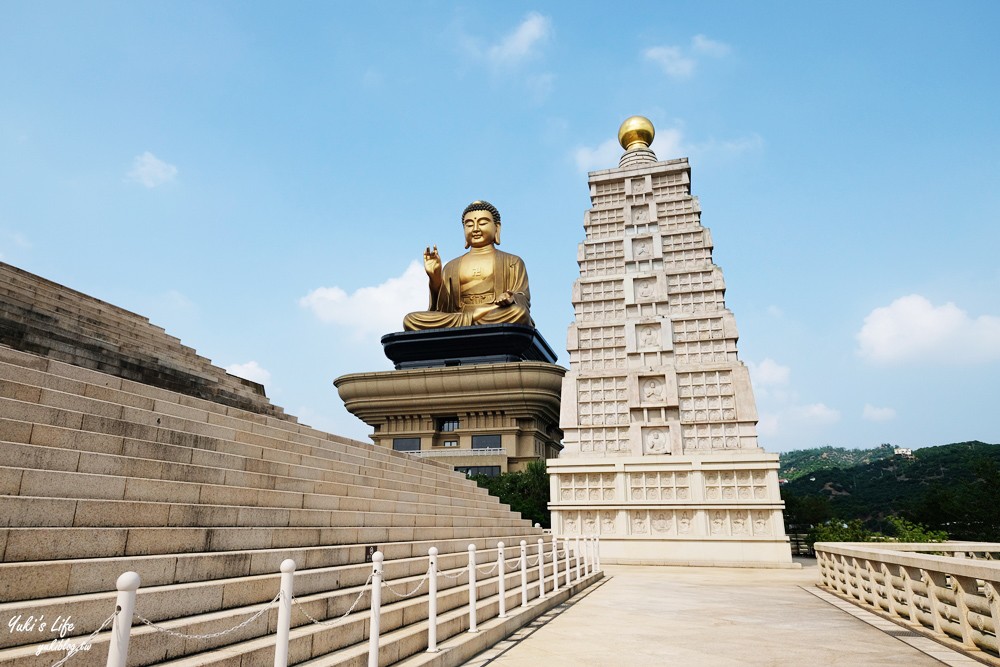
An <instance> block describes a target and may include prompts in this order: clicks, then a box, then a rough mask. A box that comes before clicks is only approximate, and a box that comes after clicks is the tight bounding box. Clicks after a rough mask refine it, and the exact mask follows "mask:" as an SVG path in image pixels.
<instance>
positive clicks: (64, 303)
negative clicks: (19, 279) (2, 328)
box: [0, 281, 210, 363]
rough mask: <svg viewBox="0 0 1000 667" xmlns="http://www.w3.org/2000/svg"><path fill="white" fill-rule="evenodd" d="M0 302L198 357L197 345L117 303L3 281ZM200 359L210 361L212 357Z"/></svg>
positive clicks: (101, 335) (111, 338)
mask: <svg viewBox="0 0 1000 667" xmlns="http://www.w3.org/2000/svg"><path fill="white" fill-rule="evenodd" d="M0 301H2V302H7V303H16V304H17V305H19V306H22V307H26V308H27V310H28V311H29V312H32V313H35V314H37V315H38V316H39V317H40V318H43V319H47V320H49V321H51V322H60V323H61V324H62V325H63V326H65V327H67V328H73V329H74V330H77V331H82V330H88V331H90V332H92V333H91V335H94V336H95V337H97V338H101V339H104V340H108V341H119V342H121V341H127V340H132V341H136V342H141V343H144V344H146V345H147V346H148V349H149V350H153V349H157V350H163V351H169V352H170V353H172V354H176V355H178V356H179V357H191V358H194V357H198V356H199V355H198V353H197V351H196V350H195V349H194V348H192V347H188V346H187V345H184V344H183V343H181V341H180V339H179V338H177V337H175V336H171V335H170V334H168V333H166V331H165V330H164V329H163V328H161V327H158V326H156V325H154V324H152V323H150V322H149V320H147V319H146V318H144V317H142V316H139V315H136V314H135V313H128V311H121V310H120V309H117V308H116V307H114V306H110V307H108V305H107V304H103V305H94V304H93V303H92V301H91V300H89V299H79V298H77V299H74V298H72V297H67V296H66V295H65V294H63V293H61V292H57V291H54V290H50V291H45V290H34V289H32V288H30V287H25V286H22V285H18V284H15V283H10V282H5V281H0ZM98 303H99V304H100V303H101V302H98ZM201 358H202V359H204V360H205V361H208V362H209V363H210V360H208V359H205V358H204V357H201Z"/></svg>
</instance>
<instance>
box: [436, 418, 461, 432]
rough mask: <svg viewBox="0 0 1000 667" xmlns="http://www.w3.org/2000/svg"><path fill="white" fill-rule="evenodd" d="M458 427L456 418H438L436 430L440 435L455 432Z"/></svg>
mask: <svg viewBox="0 0 1000 667" xmlns="http://www.w3.org/2000/svg"><path fill="white" fill-rule="evenodd" d="M458 427H459V423H458V417H438V420H437V428H438V431H440V432H441V433H450V432H451V431H457V430H458Z"/></svg>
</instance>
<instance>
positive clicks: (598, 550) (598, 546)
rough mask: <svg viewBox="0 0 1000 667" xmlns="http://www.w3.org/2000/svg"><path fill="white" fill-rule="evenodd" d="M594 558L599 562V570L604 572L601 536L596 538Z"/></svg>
mask: <svg viewBox="0 0 1000 667" xmlns="http://www.w3.org/2000/svg"><path fill="white" fill-rule="evenodd" d="M594 560H595V561H596V562H597V571H598V572H603V571H604V570H603V569H602V568H601V536H600V535H598V536H597V537H595V538H594Z"/></svg>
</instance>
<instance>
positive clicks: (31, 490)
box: [0, 265, 600, 667]
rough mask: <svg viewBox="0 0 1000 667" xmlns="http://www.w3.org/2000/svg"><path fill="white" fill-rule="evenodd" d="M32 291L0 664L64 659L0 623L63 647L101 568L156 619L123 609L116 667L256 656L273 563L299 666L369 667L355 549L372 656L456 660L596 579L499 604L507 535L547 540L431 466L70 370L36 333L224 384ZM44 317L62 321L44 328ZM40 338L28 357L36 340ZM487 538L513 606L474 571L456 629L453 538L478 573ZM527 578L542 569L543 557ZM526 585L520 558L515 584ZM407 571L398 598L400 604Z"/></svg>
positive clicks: (10, 368)
mask: <svg viewBox="0 0 1000 667" xmlns="http://www.w3.org/2000/svg"><path fill="white" fill-rule="evenodd" d="M12 268H13V267H6V265H4V266H3V267H0V269H2V270H0V312H2V313H10V312H12V311H14V310H16V308H15V306H12V305H11V304H12V303H14V302H16V301H17V299H16V298H15V297H17V298H23V295H24V294H26V293H28V292H30V289H28V288H30V286H31V285H30V281H29V280H27V278H26V276H27V277H30V276H31V274H26V273H25V272H21V271H19V270H16V269H15V270H14V273H13V275H14V276H15V277H16V278H18V279H21V280H24V282H25V284H24V285H20V284H19V285H18V288H17V290H15V289H14V288H13V287H12V286H11V284H9V281H8V278H9V276H10V275H11V273H10V271H9V269H12ZM38 280H41V279H38ZM53 286H54V287H53ZM43 287H45V288H46V289H48V290H49V291H51V292H52V293H54V294H56V296H52V294H48V295H47V296H44V298H43V296H42V292H44V291H45V290H42V289H38V290H37V291H36V292H35V293H36V294H38V295H39V296H38V299H37V300H36V301H34V302H33V303H31V304H26V305H29V306H30V308H22V310H23V311H24V312H33V313H35V320H36V321H35V324H33V325H31V326H25V329H24V333H25V335H24V336H23V337H22V339H23V340H32V341H34V342H33V343H32V345H34V346H35V348H36V350H35V351H34V352H33V351H21V350H17V349H13V348H12V347H8V346H6V345H0V624H2V625H0V667H5V666H7V665H10V666H17V667H22V666H24V667H33V666H35V665H52V664H53V663H55V662H56V661H57V660H59V659H60V658H62V657H64V654H63V653H54V652H41V653H40V654H37V655H36V653H38V651H39V648H40V647H44V646H46V645H47V644H49V643H50V642H51V641H52V640H53V639H54V638H56V637H58V633H54V631H52V630H51V629H50V630H49V631H42V630H38V629H34V630H26V629H20V630H15V629H14V628H16V627H18V624H19V623H25V622H27V621H28V620H29V619H31V618H33V619H34V620H35V621H36V622H40V621H41V620H44V621H45V622H46V623H48V624H52V623H53V622H55V621H56V619H58V618H60V617H61V618H62V619H71V623H72V626H73V627H72V630H71V631H69V632H68V633H67V634H66V636H65V637H64V639H66V640H68V641H70V642H73V643H75V644H76V645H79V644H80V643H82V641H83V640H84V639H86V638H87V637H88V636H89V635H90V634H91V633H92V632H93V631H94V630H96V629H97V628H98V627H99V626H100V625H101V624H102V622H104V621H105V620H106V619H107V618H108V617H109V616H110V615H111V613H112V611H113V610H114V606H115V598H116V591H115V580H116V579H117V577H118V576H119V575H120V574H121V573H123V572H125V571H128V570H133V571H135V572H137V573H139V575H140V577H141V579H142V585H141V587H140V589H139V593H138V598H137V602H136V613H137V615H139V616H142V617H144V618H145V619H147V620H148V621H150V622H151V623H153V624H155V625H156V626H159V627H157V628H154V627H152V626H150V625H146V624H143V623H140V622H139V621H135V622H134V626H133V629H132V637H131V643H130V647H129V660H128V664H129V665H154V664H169V665H226V666H231V665H240V666H245V665H258V664H266V665H270V664H271V663H272V661H273V656H274V642H275V634H274V633H275V628H276V623H277V606H276V605H275V604H269V603H271V602H272V601H273V600H274V598H275V596H276V594H277V592H278V587H279V578H280V575H279V566H280V564H281V562H282V561H283V560H284V559H287V558H291V559H293V560H295V562H296V564H297V571H296V575H295V598H296V602H295V605H294V606H293V613H292V631H291V642H290V646H289V655H290V660H289V662H290V664H304V665H315V666H319V665H363V664H366V663H367V653H368V645H367V638H368V622H369V611H368V609H369V603H370V591H369V590H367V589H366V581H367V579H368V577H369V575H370V573H371V564H370V563H368V562H366V556H367V554H368V552H369V549H370V548H371V547H377V548H378V549H379V550H381V551H382V552H383V553H384V554H385V559H386V561H385V569H384V571H385V579H386V581H387V583H388V586H385V587H383V589H382V600H383V607H382V614H381V626H382V632H383V638H382V642H381V646H380V651H379V664H381V665H388V664H394V663H397V662H402V663H403V664H406V665H417V664H441V665H445V664H447V665H454V664H460V663H461V661H463V660H465V659H467V658H468V657H471V656H472V655H474V654H475V653H476V652H478V651H480V650H482V649H484V648H486V647H487V646H488V645H489V644H490V643H493V642H496V641H499V640H500V639H502V638H503V637H504V636H506V635H508V634H510V633H511V632H513V631H514V630H515V629H516V628H517V627H519V626H520V625H523V624H524V623H526V622H528V621H530V620H531V619H532V618H534V617H535V616H537V615H539V614H541V613H543V612H544V611H545V610H546V609H548V608H550V607H551V606H552V605H554V604H557V603H558V602H560V601H561V600H563V599H565V598H566V597H567V596H568V595H570V594H572V593H573V592H575V591H576V590H580V589H581V588H583V587H586V586H587V585H589V584H590V583H592V582H593V581H594V580H595V579H596V578H598V577H600V573H598V574H593V575H590V576H589V577H585V578H583V580H582V581H580V582H579V583H576V584H575V585H574V586H572V587H566V586H565V585H563V586H561V590H560V593H559V594H558V595H552V594H549V597H548V598H547V599H546V600H544V601H538V602H533V603H532V604H531V605H530V606H529V607H526V608H523V609H518V604H519V603H520V590H519V585H520V574H519V573H518V572H517V571H515V566H516V560H517V556H518V549H517V548H516V547H515V545H517V544H518V543H519V542H520V541H521V540H527V542H528V544H529V545H532V547H534V546H535V545H536V544H537V540H538V539H539V538H541V539H543V540H544V544H545V549H546V551H547V552H548V553H551V537H550V536H548V535H544V534H543V533H542V531H541V530H539V529H535V528H533V527H532V526H531V525H530V524H529V522H527V521H525V520H523V519H521V518H520V517H519V515H517V514H514V513H512V512H510V510H509V508H508V507H507V506H505V505H501V504H500V503H499V502H498V501H497V499H496V498H494V497H491V496H489V495H488V494H486V493H485V491H484V490H483V489H480V488H479V487H477V486H476V485H475V484H474V483H472V482H470V481H469V480H466V479H465V478H464V477H463V476H462V475H460V474H456V473H454V472H453V471H451V470H450V468H448V467H447V466H443V465H442V464H439V463H436V462H433V461H426V460H418V459H414V458H411V457H409V456H407V455H405V454H402V453H399V452H393V451H389V450H385V449H381V448H378V449H376V448H374V447H372V446H371V445H367V444H365V443H361V442H357V441H352V440H349V439H345V438H340V437H337V436H334V435H330V434H327V433H323V432H320V431H317V430H314V429H312V428H309V427H307V426H304V425H301V424H298V423H296V422H295V421H294V420H293V419H291V418H288V417H286V416H285V415H283V413H280V408H275V407H274V406H271V409H258V410H247V409H245V408H244V407H239V406H234V405H230V404H229V403H232V402H239V401H228V402H227V401H226V400H206V399H205V398H204V397H203V396H196V395H192V394H191V393H179V392H177V391H172V390H170V389H167V388H163V387H161V386H154V385H151V384H147V383H145V382H140V381H136V380H134V379H130V378H129V373H127V372H124V371H123V369H124V370H128V368H129V367H128V365H127V364H125V363H121V364H117V365H116V366H114V368H112V369H111V370H113V371H114V372H113V373H106V372H102V371H100V370H97V369H95V368H93V365H94V364H93V363H90V362H93V361H95V360H94V359H90V360H89V361H87V363H83V364H78V363H77V362H78V361H80V358H81V355H82V353H76V352H74V351H72V350H69V351H67V350H64V349H61V348H60V346H58V345H55V344H53V343H52V341H51V340H49V339H48V338H46V336H47V335H49V334H51V335H52V336H56V334H58V335H59V336H63V337H64V338H65V339H66V340H65V341H63V343H65V345H64V346H66V347H71V343H72V340H73V336H78V337H86V336H89V335H90V334H89V333H87V332H88V331H89V332H90V333H93V334H95V335H94V336H92V337H91V338H89V339H88V340H99V341H101V343H100V345H97V346H96V347H99V348H101V349H105V348H109V347H115V349H116V350H117V354H118V356H117V357H115V359H117V360H119V361H122V360H124V359H126V357H128V358H131V359H138V360H140V361H142V362H143V363H145V362H146V361H147V360H148V359H150V358H153V357H155V360H156V362H155V363H156V364H159V365H160V367H163V368H166V367H168V366H170V367H171V368H173V370H174V371H175V372H174V374H173V375H172V376H171V377H173V378H177V377H181V376H189V377H193V376H195V375H198V374H200V375H201V376H203V377H205V378H215V379H216V380H218V379H219V378H220V377H222V376H220V375H219V373H218V372H217V371H219V370H220V369H216V370H215V371H211V369H209V370H199V368H200V367H202V366H203V364H202V362H201V361H198V360H199V359H200V358H199V357H197V355H194V352H193V350H190V348H182V346H180V345H179V343H173V342H170V341H169V340H168V341H166V342H164V340H162V339H163V338H164V337H165V334H162V335H157V334H156V332H155V331H151V330H148V329H147V327H146V326H143V325H141V323H140V325H137V326H136V327H135V330H136V331H137V332H143V333H142V335H141V336H140V334H139V333H135V334H132V333H129V334H128V335H127V336H126V335H125V334H124V333H121V332H117V333H115V331H114V330H115V329H116V327H117V326H118V325H119V324H120V323H121V322H124V321H133V320H134V319H135V318H139V316H136V315H134V314H129V316H124V315H122V314H121V313H122V312H125V313H127V311H121V312H119V310H120V309H117V310H113V311H111V315H110V316H107V313H101V312H97V310H94V308H95V306H94V304H92V303H77V302H78V301H81V302H86V300H87V299H89V297H85V296H83V295H79V298H59V297H58V294H59V290H58V289H56V288H59V287H60V286H57V285H55V284H54V283H47V281H46V283H45V285H43ZM61 289H64V290H65V288H61ZM14 292H16V294H14ZM67 293H69V292H67ZM72 294H77V295H78V294H79V293H72ZM18 295H21V296H18ZM63 296H64V297H65V294H63ZM45 299H47V300H45ZM43 301H44V303H43ZM46 304H47V305H46ZM46 308H48V309H49V310H51V309H53V308H55V309H58V310H59V311H60V313H62V312H63V311H65V312H73V313H76V314H77V315H75V316H74V317H76V318H77V320H73V318H70V317H69V316H66V317H63V316H62V315H60V316H59V317H56V316H51V319H50V320H46V319H45V317H46V316H47V312H46V310H45V309H46ZM88 308H89V309H90V310H88ZM111 308H113V307H111ZM74 309H75V310H74ZM23 314H24V313H23V312H22V315H23ZM5 317H6V315H5ZM108 317H110V318H111V320H112V322H111V324H109V323H108ZM60 318H62V319H60ZM119 318H120V319H119ZM79 319H86V320H88V323H87V325H86V326H83V325H81V326H80V327H79V329H78V330H75V331H70V330H69V328H68V325H67V324H66V322H68V321H70V320H73V321H78V320H79ZM139 319H140V320H143V319H144V318H139ZM53 320H56V321H60V322H62V324H60V327H55V326H51V327H49V328H48V329H45V328H44V327H42V325H43V324H46V323H47V322H49V323H50V322H51V321H53ZM6 321H9V320H6ZM39 323H40V324H39ZM36 325H37V326H36ZM147 325H148V322H147ZM102 326H103V327H104V329H106V330H108V331H111V333H109V332H108V331H104V332H103V333H102V331H101V327H102ZM150 326H151V325H150ZM46 332H48V333H46ZM98 333H100V334H101V336H103V338H101V337H99V336H97V335H96V334H98ZM116 336H117V338H116ZM142 336H146V338H143V337H142ZM112 339H114V340H116V341H118V342H115V343H114V344H112V343H111V342H109V341H110V340H112ZM46 340H49V342H48V343H46ZM171 340H176V339H171ZM137 341H142V342H137ZM63 343H60V345H63ZM145 345H148V348H143V349H138V348H141V347H142V346H145ZM46 349H47V350H48V351H47V352H45V354H46V355H47V356H40V355H39V354H38V353H37V352H44V351H45V350H46ZM147 349H148V350H156V352H155V353H147V352H146V351H145V350H147ZM185 350H190V351H189V352H187V351H185ZM143 355H146V356H145V357H144V356H143ZM206 362H207V360H206ZM98 365H99V364H98ZM208 365H209V366H210V364H208ZM213 368H214V367H213ZM143 373H145V374H146V375H149V374H150V373H146V372H145V371H144V372H143ZM143 373H139V375H143ZM230 377H231V376H230ZM237 384H239V383H237ZM230 386H231V385H230ZM240 386H243V385H240ZM217 388H218V387H217ZM231 388H232V387H231ZM243 388H244V390H247V387H243ZM226 391H227V392H228V390H226ZM220 392H221V390H220V391H217V392H216V393H215V394H212V393H211V392H207V393H208V394H210V395H212V398H213V399H218V398H219V397H220V395H222V394H223V393H225V394H226V395H227V396H229V395H230V394H231V395H232V396H244V394H239V391H237V390H236V388H233V391H232V392H229V393H226V392H221V393H220ZM193 393H195V394H197V393H198V392H193ZM202 393H206V392H202ZM250 395H253V396H256V397H257V398H255V399H254V401H255V403H254V405H255V406H256V407H257V408H260V407H261V406H265V408H266V406H269V405H270V403H269V402H267V399H266V398H264V397H263V393H262V392H261V393H260V394H257V393H255V392H253V391H252V390H248V393H246V394H245V396H250ZM498 541H502V542H504V543H505V544H507V545H509V547H515V548H508V550H507V552H506V555H507V557H508V562H507V567H508V569H509V570H510V573H509V574H507V575H505V582H506V589H507V591H508V592H507V594H506V604H507V607H508V609H510V610H514V611H513V612H512V613H511V615H510V617H509V618H506V619H494V620H492V621H489V620H487V619H490V618H492V617H495V616H496V615H497V613H498V607H499V598H498V595H497V593H498V581H497V578H496V577H495V576H494V577H491V578H485V577H484V578H483V579H482V580H481V581H479V582H478V584H477V598H478V604H477V608H478V609H479V614H480V616H479V619H480V629H481V630H482V631H481V632H479V633H477V634H471V633H466V632H465V630H467V629H468V616H467V607H468V593H467V584H466V578H465V576H464V575H461V574H460V573H461V572H462V571H463V570H464V569H465V567H466V563H467V561H468V551H467V547H468V545H469V544H474V545H475V546H476V547H477V549H478V552H479V562H480V563H485V564H487V565H484V566H481V567H480V570H481V571H482V572H485V571H486V570H488V569H490V566H491V565H492V563H493V562H495V560H496V554H497V552H496V545H497V542H498ZM431 546H435V547H437V548H438V549H439V551H440V557H439V568H440V570H441V571H442V575H441V576H440V577H439V579H438V586H439V593H438V609H439V617H438V637H439V642H441V647H442V648H443V649H445V650H443V651H442V652H441V653H436V654H427V653H423V651H424V650H425V649H426V646H427V644H426V635H427V585H426V582H425V581H422V580H423V579H424V577H425V573H426V571H427V557H426V555H427V550H428V548H430V547H431ZM531 553H534V549H532V552H531ZM559 557H560V562H562V561H563V558H564V555H563V554H562V553H560V556H559ZM572 564H573V566H574V567H575V566H576V562H575V560H573V561H572ZM546 574H547V576H549V577H550V578H551V574H552V565H551V562H550V563H549V565H548V566H547V569H546ZM455 575H458V576H455ZM537 576H538V574H537V570H536V568H531V570H529V581H537ZM561 583H563V582H561ZM418 584H420V585H421V589H420V590H419V592H418V593H417V594H416V595H414V596H413V597H403V595H404V594H408V593H409V592H410V591H413V589H414V588H415V587H416V586H418ZM261 610H264V611H263V613H261V614H260V615H259V616H258V617H256V618H255V619H253V620H251V621H250V622H248V623H246V624H245V625H243V626H242V627H239V628H238V629H236V630H232V628H234V627H236V626H238V625H240V624H241V623H243V622H244V621H247V620H248V619H252V618H253V616H254V614H255V613H256V612H258V611H261ZM310 616H311V617H312V619H316V620H319V621H324V623H325V624H318V623H315V622H313V620H311V619H310V618H309V617H310ZM41 617H44V619H41ZM15 619H16V620H15ZM21 627H22V628H23V627H27V626H21ZM164 629H166V630H169V631H170V632H165V631H164ZM171 633H176V634H171ZM109 634H110V633H109V632H107V631H105V632H103V633H101V634H98V635H97V636H96V637H95V638H94V639H93V641H92V644H91V648H90V650H88V651H81V652H79V653H76V654H74V655H72V656H70V657H69V659H68V661H67V663H66V664H67V665H69V666H70V667H75V666H77V665H103V664H104V663H105V659H106V656H107V650H108V641H109ZM191 635H216V636H211V637H207V638H201V639H193V638H190V636H191Z"/></svg>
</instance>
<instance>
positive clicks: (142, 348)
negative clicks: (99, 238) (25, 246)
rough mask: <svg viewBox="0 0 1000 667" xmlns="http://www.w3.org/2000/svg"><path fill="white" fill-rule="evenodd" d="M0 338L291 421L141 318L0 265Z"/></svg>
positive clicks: (260, 393)
mask: <svg viewBox="0 0 1000 667" xmlns="http://www.w3.org/2000/svg"><path fill="white" fill-rule="evenodd" d="M0 343H2V344H5V345H9V346H10V347H13V348H14V349H16V350H21V351H24V352H33V353H35V354H39V355H42V356H46V357H49V358H52V359H58V360H59V361H65V362H67V363H70V364H73V365H76V366H81V367H83V368H90V369H93V370H99V371H101V372H104V373H109V374H111V375H115V376H117V377H121V378H125V379H129V380H135V381H137V382H142V383H144V384H149V385H153V386H155V387H161V388H163V389H169V390H171V391H176V392H180V393H183V394H187V395H189V396H196V397H198V398H205V399H208V400H211V401H214V402H216V403H222V404H223V405H229V406H232V407H238V408H243V409H244V410H248V411H251V412H257V413H260V414H267V415H271V416H274V417H279V418H282V419H289V420H291V421H295V419H294V418H293V417H290V416H288V415H285V414H284V411H283V410H282V409H281V408H279V407H277V406H275V405H272V404H271V402H270V401H268V400H267V397H266V395H265V393H264V387H263V385H261V384H259V383H257V382H253V381H251V380H246V379H244V378H240V377H236V376H235V375H230V374H229V373H227V372H226V371H225V370H223V369H221V368H218V367H217V366H214V365H212V362H211V361H210V360H209V359H206V358H204V357H202V356H199V355H198V353H197V352H195V350H194V349H192V348H190V347H187V346H186V345H182V344H181V342H180V340H179V339H177V338H174V337H173V336H170V335H168V334H167V333H166V332H165V331H164V330H163V329H161V328H160V327H158V326H155V325H153V324H151V323H150V322H149V320H148V319H147V318H145V317H143V316H142V315H137V314H136V313H133V312H130V311H128V310H125V309H124V308H119V307H118V306H113V305H111V304H110V303H106V302H104V301H101V300H99V299H95V298H93V297H90V296H87V295H86V294H83V293H81V292H77V291H75V290H72V289H70V288H68V287H65V286H63V285H60V284H58V283H54V282H52V281H49V280H46V279H44V278H42V277H40V276H36V275H34V274H32V273H28V272H27V271H22V270H21V269H18V268H17V267H14V266H11V265H10V264H5V263H3V262H0Z"/></svg>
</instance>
